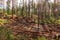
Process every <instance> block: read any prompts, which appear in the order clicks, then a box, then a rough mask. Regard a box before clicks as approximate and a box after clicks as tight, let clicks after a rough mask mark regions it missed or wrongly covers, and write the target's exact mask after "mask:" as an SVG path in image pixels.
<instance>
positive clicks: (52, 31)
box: [5, 17, 60, 37]
mask: <svg viewBox="0 0 60 40" xmlns="http://www.w3.org/2000/svg"><path fill="white" fill-rule="evenodd" d="M9 20H10V22H9V23H8V24H5V26H8V28H10V29H11V30H12V31H13V34H14V35H21V34H25V35H29V36H30V37H33V36H34V37H35V36H46V37H50V36H51V37H55V36H57V35H58V36H60V25H56V24H44V25H43V24H39V25H38V24H37V23H35V22H33V21H32V19H31V18H29V19H28V18H21V17H20V18H13V19H9Z"/></svg>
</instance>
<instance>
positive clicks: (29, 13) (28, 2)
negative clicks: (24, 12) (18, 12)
mask: <svg viewBox="0 0 60 40" xmlns="http://www.w3.org/2000/svg"><path fill="white" fill-rule="evenodd" d="M29 17H30V0H29V1H28V18H29Z"/></svg>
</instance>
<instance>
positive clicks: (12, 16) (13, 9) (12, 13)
mask: <svg viewBox="0 0 60 40" xmlns="http://www.w3.org/2000/svg"><path fill="white" fill-rule="evenodd" d="M14 13H15V12H14V0H12V18H13V14H14Z"/></svg>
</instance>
